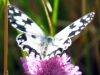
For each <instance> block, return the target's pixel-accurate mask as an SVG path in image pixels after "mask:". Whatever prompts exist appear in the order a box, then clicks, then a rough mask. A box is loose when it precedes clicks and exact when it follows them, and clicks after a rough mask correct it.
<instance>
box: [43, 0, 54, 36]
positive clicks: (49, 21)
mask: <svg viewBox="0 0 100 75" xmlns="http://www.w3.org/2000/svg"><path fill="white" fill-rule="evenodd" d="M42 4H43V7H44V10H45V13H46V16H47V20H48V23H49V28H50V35H51V36H53V29H52V24H51V20H50V16H49V14H48V11H47V8H46V4H45V1H44V0H42Z"/></svg>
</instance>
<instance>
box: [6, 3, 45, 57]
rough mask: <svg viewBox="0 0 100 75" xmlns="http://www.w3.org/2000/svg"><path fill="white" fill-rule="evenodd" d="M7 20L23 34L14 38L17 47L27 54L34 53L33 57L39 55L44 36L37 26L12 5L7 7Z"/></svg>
mask: <svg viewBox="0 0 100 75" xmlns="http://www.w3.org/2000/svg"><path fill="white" fill-rule="evenodd" d="M8 18H9V21H10V23H11V25H12V26H13V27H14V28H16V29H17V30H20V31H21V32H24V33H23V34H20V35H18V36H17V38H16V41H17V43H18V46H19V47H21V49H23V50H24V51H27V52H28V53H34V54H35V56H36V55H41V54H40V49H41V47H42V46H41V45H42V43H43V39H44V38H45V34H44V32H43V31H42V30H41V29H40V28H39V26H38V25H37V24H36V23H35V22H34V21H32V20H31V19H30V18H29V17H28V16H26V15H25V14H24V13H23V12H22V11H21V10H19V9H18V8H16V7H15V6H12V5H8Z"/></svg>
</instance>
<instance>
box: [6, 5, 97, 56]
mask: <svg viewBox="0 0 100 75" xmlns="http://www.w3.org/2000/svg"><path fill="white" fill-rule="evenodd" d="M94 14H95V13H94V12H91V13H89V14H87V15H85V16H83V17H82V18H80V19H78V20H77V21H75V22H73V23H72V24H70V25H69V26H67V27H66V28H64V29H63V30H62V31H60V32H59V33H57V34H56V35H55V36H54V37H51V36H46V35H45V34H44V32H43V31H42V30H41V29H40V27H39V26H38V25H37V24H36V23H35V22H34V21H33V20H31V19H30V18H29V17H28V16H26V15H25V14H24V13H23V12H22V11H20V10H19V9H18V8H16V7H15V6H12V5H8V18H9V21H10V23H11V25H12V26H13V27H14V28H16V29H17V30H20V31H22V32H23V34H19V35H18V36H17V38H16V41H17V43H18V46H19V47H21V49H22V50H24V51H27V52H28V53H29V54H34V56H35V57H40V58H44V57H51V56H54V55H57V54H61V53H62V52H63V51H64V50H66V49H67V48H68V47H69V46H70V45H71V38H72V37H74V36H75V35H77V34H79V33H80V32H81V31H82V29H83V28H84V27H85V26H86V25H87V24H88V23H90V21H91V20H92V18H93V17H94Z"/></svg>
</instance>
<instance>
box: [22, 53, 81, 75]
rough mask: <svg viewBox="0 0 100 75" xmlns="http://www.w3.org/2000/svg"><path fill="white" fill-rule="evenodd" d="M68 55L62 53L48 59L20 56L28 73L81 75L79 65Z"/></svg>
mask: <svg viewBox="0 0 100 75" xmlns="http://www.w3.org/2000/svg"><path fill="white" fill-rule="evenodd" d="M69 60H70V57H69V56H68V55H67V54H65V53H64V54H63V55H62V56H61V57H60V56H59V55H56V56H54V57H51V58H48V59H39V58H35V57H34V55H29V56H26V57H21V61H22V63H23V67H24V69H25V72H26V73H27V74H28V75H82V72H80V71H78V70H79V67H78V66H74V65H73V64H71V62H70V61H69Z"/></svg>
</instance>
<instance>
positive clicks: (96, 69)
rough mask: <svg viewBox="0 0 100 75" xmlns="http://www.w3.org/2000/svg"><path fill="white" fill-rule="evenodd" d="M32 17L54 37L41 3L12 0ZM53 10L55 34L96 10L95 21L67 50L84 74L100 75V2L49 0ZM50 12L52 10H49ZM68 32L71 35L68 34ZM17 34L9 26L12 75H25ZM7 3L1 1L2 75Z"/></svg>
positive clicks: (97, 0) (11, 2) (31, 0)
mask: <svg viewBox="0 0 100 75" xmlns="http://www.w3.org/2000/svg"><path fill="white" fill-rule="evenodd" d="M9 2H10V4H12V5H14V6H16V7H17V8H19V9H21V10H22V11H24V13H26V14H27V15H28V16H29V17H30V18H32V19H33V20H34V21H35V22H36V23H37V24H38V25H39V26H40V27H41V28H42V29H43V31H44V32H45V33H46V35H49V34H50V30H49V25H48V21H47V18H46V15H45V12H44V8H43V5H42V3H41V0H9ZM48 2H49V3H50V5H51V7H52V12H50V11H49V10H48V11H49V15H50V18H51V22H52V25H53V34H56V33H57V32H59V31H60V30H61V29H63V28H64V27H66V26H67V25H69V24H70V23H72V22H74V21H75V20H77V19H78V18H80V17H82V16H83V15H85V14H87V13H89V12H92V11H94V12H95V17H94V18H93V21H92V22H91V23H90V24H89V25H88V26H87V27H86V28H85V29H84V30H83V31H82V32H81V33H80V34H79V35H77V36H75V37H74V38H72V40H73V43H72V45H71V46H70V47H69V48H68V49H67V51H66V52H67V53H68V54H69V55H70V56H71V58H72V62H73V64H75V65H78V66H79V67H80V71H82V73H83V75H100V1H99V0H48ZM49 9H50V8H49ZM66 33H67V32H66ZM17 34H18V33H17V31H16V30H15V29H14V28H13V27H11V25H10V23H9V43H8V47H9V51H8V72H9V75H25V71H24V70H23V67H22V63H21V61H20V57H21V56H23V53H22V52H21V49H20V48H19V47H18V45H17V43H16V40H15V39H16V36H17ZM3 40H4V4H3V0H0V48H1V49H0V75H3V66H4V61H3V60H4V41H3Z"/></svg>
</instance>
